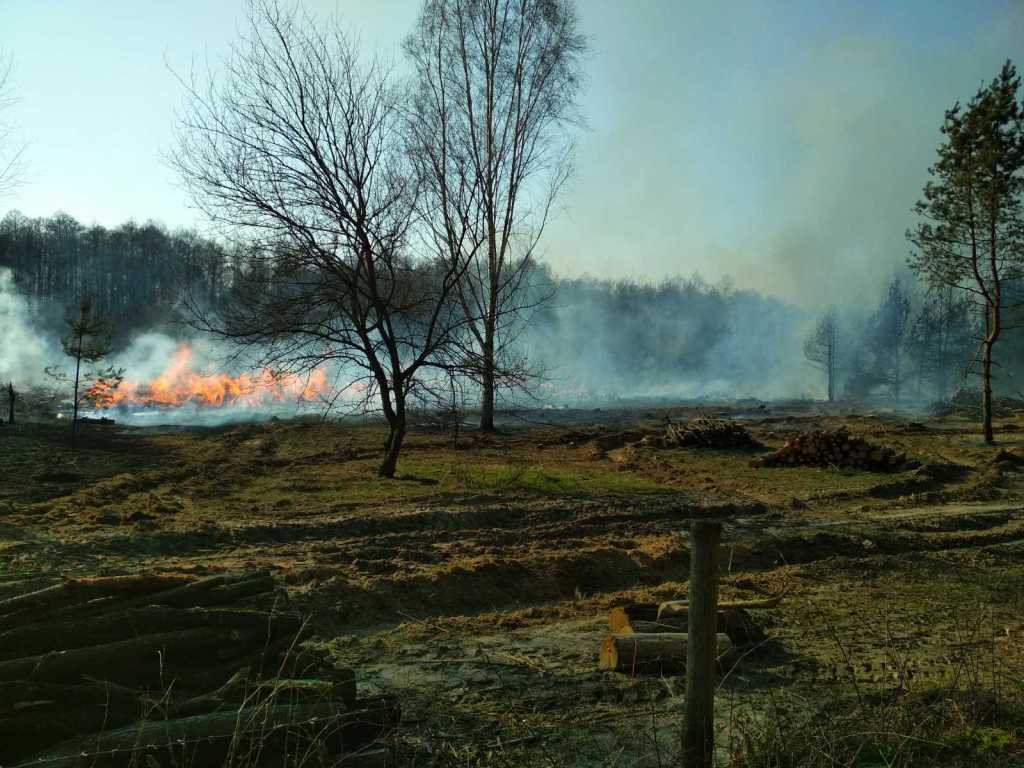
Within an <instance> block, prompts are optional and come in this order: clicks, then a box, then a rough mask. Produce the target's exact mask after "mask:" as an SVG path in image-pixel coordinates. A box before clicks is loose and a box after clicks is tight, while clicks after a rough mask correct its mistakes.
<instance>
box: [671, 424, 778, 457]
mask: <svg viewBox="0 0 1024 768" xmlns="http://www.w3.org/2000/svg"><path fill="white" fill-rule="evenodd" d="M661 445H662V447H664V448H712V449H716V450H721V451H731V450H743V449H754V448H764V446H763V445H762V444H761V443H759V442H758V441H757V440H755V439H754V437H753V436H752V435H751V434H750V433H749V432H748V431H747V430H746V429H745V428H744V427H743V426H742V425H740V424H737V423H736V422H734V421H728V420H726V419H712V418H708V417H706V416H701V417H700V418H697V419H693V420H692V421H689V422H687V423H686V424H674V423H671V422H670V423H669V425H668V426H667V427H666V428H665V434H664V436H663V437H662V440H661Z"/></svg>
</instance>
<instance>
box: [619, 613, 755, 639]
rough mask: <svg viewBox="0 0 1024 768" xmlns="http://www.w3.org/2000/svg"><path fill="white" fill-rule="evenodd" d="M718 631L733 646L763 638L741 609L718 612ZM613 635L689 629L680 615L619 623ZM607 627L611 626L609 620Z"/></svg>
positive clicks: (685, 617)
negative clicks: (730, 641)
mask: <svg viewBox="0 0 1024 768" xmlns="http://www.w3.org/2000/svg"><path fill="white" fill-rule="evenodd" d="M717 619H718V631H719V632H720V633H722V634H724V635H728V636H729V639H730V640H732V642H733V644H734V645H750V644H752V643H759V642H761V641H762V640H764V638H765V633H764V630H763V629H762V628H761V627H760V626H759V625H758V624H757V622H755V621H754V619H753V618H752V617H751V615H750V614H749V613H748V612H747V611H745V610H743V609H742V608H726V609H725V610H722V611H719V612H718V616H717ZM614 623H615V625H616V626H618V629H617V630H613V633H614V634H619V635H633V634H641V635H642V634H653V633H659V632H686V631H687V630H688V629H689V615H688V614H686V613H682V614H679V615H676V616H670V617H668V618H665V619H658V620H655V621H632V622H630V621H622V620H621V618H620V620H619V621H616V622H614ZM608 624H609V626H611V625H612V624H613V622H612V621H611V619H609V622H608Z"/></svg>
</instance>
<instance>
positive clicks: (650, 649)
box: [599, 595, 782, 674]
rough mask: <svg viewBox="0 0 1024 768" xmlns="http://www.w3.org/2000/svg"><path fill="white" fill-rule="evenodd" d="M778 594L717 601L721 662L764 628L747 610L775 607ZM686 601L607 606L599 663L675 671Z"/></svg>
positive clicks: (680, 660) (759, 637)
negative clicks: (608, 612) (608, 608)
mask: <svg viewBox="0 0 1024 768" xmlns="http://www.w3.org/2000/svg"><path fill="white" fill-rule="evenodd" d="M781 600H782V596H781V595H780V596H778V597H773V598H770V599H767V600H748V601H741V602H723V603H719V604H718V622H717V623H718V633H717V641H718V642H717V652H718V659H719V663H720V664H726V663H728V662H729V661H730V660H731V659H732V658H734V656H735V653H736V650H737V649H738V648H740V647H742V646H751V645H756V644H757V643H761V642H763V641H764V639H765V633H764V630H763V629H762V628H761V626H760V625H759V624H758V623H757V622H756V621H755V620H754V618H753V617H752V615H751V614H750V611H753V610H758V609H765V608H774V607H776V606H777V605H778V604H779V602H780V601H781ZM689 607H690V606H689V603H688V602H686V601H685V600H670V601H668V602H664V603H631V604H628V605H623V606H618V607H615V608H612V610H611V613H610V614H609V615H608V629H609V634H607V635H605V637H604V640H603V642H602V643H601V658H600V664H599V666H600V668H601V669H606V670H611V671H615V672H627V673H630V674H637V673H663V672H678V671H680V670H682V669H684V668H685V666H686V642H687V628H688V620H689Z"/></svg>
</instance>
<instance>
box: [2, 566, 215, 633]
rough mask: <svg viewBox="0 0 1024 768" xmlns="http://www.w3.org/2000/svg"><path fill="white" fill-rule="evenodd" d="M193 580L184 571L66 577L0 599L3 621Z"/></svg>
mask: <svg viewBox="0 0 1024 768" xmlns="http://www.w3.org/2000/svg"><path fill="white" fill-rule="evenodd" d="M193 581H195V579H194V578H193V577H191V576H187V575H184V574H135V575H131V576H101V577H96V578H81V579H65V580H64V581H63V582H61V583H59V584H54V585H52V586H50V587H45V588H43V589H39V590H36V591H34V592H28V593H26V594H23V595H16V596H14V597H9V598H7V599H6V600H0V616H3V617H4V625H5V626H10V624H11V622H13V621H18V622H23V621H25V620H26V619H28V618H30V617H38V616H42V615H47V614H50V613H52V612H53V611H54V610H58V609H60V608H64V607H69V606H75V605H80V604H82V603H86V602H89V601H90V600H96V599H98V598H104V597H106V598H111V597H119V598H125V597H132V596H135V595H141V594H152V593H158V592H162V591H164V590H168V589H172V588H174V587H180V586H183V585H185V584H188V583H190V582H193Z"/></svg>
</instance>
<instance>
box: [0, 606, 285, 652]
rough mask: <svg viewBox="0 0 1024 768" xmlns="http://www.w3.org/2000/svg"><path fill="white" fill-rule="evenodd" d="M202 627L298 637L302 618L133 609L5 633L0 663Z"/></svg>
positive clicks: (202, 610) (1, 635)
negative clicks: (4, 660)
mask: <svg viewBox="0 0 1024 768" xmlns="http://www.w3.org/2000/svg"><path fill="white" fill-rule="evenodd" d="M201 627H210V628H222V629H229V630H230V629H236V630H240V631H245V632H249V633H251V634H253V635H257V636H258V635H260V634H262V635H263V636H265V637H268V638H275V637H280V636H281V635H283V634H291V635H294V634H295V633H296V632H298V631H299V629H300V628H301V627H302V618H301V617H300V616H299V615H298V614H293V613H276V614H268V613H264V612H261V611H234V610H226V609H207V608H188V609H179V608H166V607H162V606H155V607H147V608H134V609H130V610H126V611H118V612H117V613H112V614H110V615H106V616H96V617H90V618H84V619H69V620H65V621H60V622H53V623H39V624H30V625H28V626H24V627H17V628H15V629H11V630H8V631H6V632H2V633H0V660H3V659H15V658H20V657H23V656H27V655H40V654H43V653H47V652H48V651H55V650H69V649H72V648H81V647H84V646H89V645H104V644H106V643H113V642H116V641H118V640H124V639H127V638H130V637H139V636H142V635H151V634H156V633H159V632H170V631H173V630H178V629H197V628H201Z"/></svg>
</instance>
